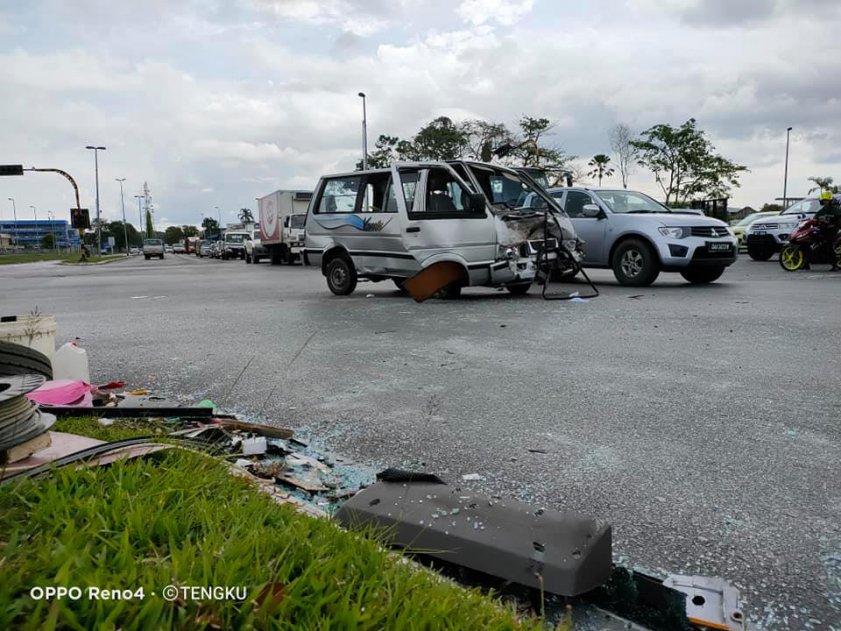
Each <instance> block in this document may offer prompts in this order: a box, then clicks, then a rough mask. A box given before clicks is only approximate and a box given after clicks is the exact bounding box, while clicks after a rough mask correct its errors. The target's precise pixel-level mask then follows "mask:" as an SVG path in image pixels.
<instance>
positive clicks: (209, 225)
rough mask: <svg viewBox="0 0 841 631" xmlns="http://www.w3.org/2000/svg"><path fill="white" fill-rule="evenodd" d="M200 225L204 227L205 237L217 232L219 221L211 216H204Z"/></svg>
mask: <svg viewBox="0 0 841 631" xmlns="http://www.w3.org/2000/svg"><path fill="white" fill-rule="evenodd" d="M201 227H202V228H204V234H205V237H207V236H209V235H211V234H216V233H218V232H219V222H218V221H216V220H215V219H214V218H213V217H205V218H204V219H202V222H201Z"/></svg>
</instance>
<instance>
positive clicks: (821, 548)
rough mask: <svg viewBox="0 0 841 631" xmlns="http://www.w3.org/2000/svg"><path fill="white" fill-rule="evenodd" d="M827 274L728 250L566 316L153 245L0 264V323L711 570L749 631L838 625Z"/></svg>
mask: <svg viewBox="0 0 841 631" xmlns="http://www.w3.org/2000/svg"><path fill="white" fill-rule="evenodd" d="M827 269H828V268H827V266H820V267H818V266H816V268H815V269H814V270H812V271H804V272H798V273H795V274H789V273H786V272H784V271H782V270H781V269H780V268H779V266H778V264H777V263H776V262H775V261H771V262H767V263H757V262H753V261H750V260H749V259H747V257H744V258H743V259H741V260H740V261H739V262H738V263H737V264H736V265H735V266H733V267H732V268H731V269H730V270H728V271H727V272H726V273H725V275H724V277H723V278H722V279H721V281H719V282H717V283H715V284H714V285H711V286H708V287H691V286H689V285H687V284H685V283H683V282H682V279H681V278H680V277H679V276H677V275H674V274H664V275H662V276H661V277H660V280H659V281H658V282H657V283H656V284H655V285H654V286H652V287H650V288H646V289H631V288H624V287H619V286H618V285H616V284H615V282H614V281H613V278H612V275H611V274H610V273H609V272H604V271H595V272H593V274H592V275H593V277H594V278H595V279H596V280H597V281H598V282H600V286H601V290H602V296H601V297H600V298H597V299H595V300H591V301H589V302H588V303H586V304H572V303H561V302H544V301H542V300H541V299H540V297H539V295H538V294H537V292H535V291H534V290H532V293H531V294H529V295H528V296H526V297H524V298H518V297H513V296H510V295H508V294H507V293H505V292H497V291H495V290H490V289H483V288H478V289H470V290H467V291H466V292H465V295H464V296H463V298H462V299H461V300H458V301H437V300H432V301H428V302H426V303H424V304H415V303H414V302H413V301H411V300H410V299H408V298H406V297H403V296H401V295H399V294H398V293H397V292H396V291H395V290H394V289H393V286H392V285H391V284H390V283H381V284H367V283H366V284H362V283H360V285H359V288H358V289H357V292H356V293H355V294H354V295H353V296H350V297H347V298H338V297H334V296H333V295H332V294H330V293H329V292H328V290H327V288H326V285H325V283H324V280H323V278H322V277H321V276H320V274H319V273H318V271H317V270H314V269H309V268H307V269H305V268H301V267H285V266H284V267H271V266H269V265H267V264H260V265H256V266H254V265H245V264H244V263H242V262H239V261H236V262H222V261H215V260H207V259H204V260H199V259H196V258H195V257H192V256H186V255H170V256H168V257H167V258H166V259H165V260H163V261H158V260H152V261H144V260H143V259H142V258H139V257H134V258H131V259H129V260H126V261H121V262H118V263H112V264H109V265H103V266H88V267H71V266H60V265H55V264H46V263H37V264H30V265H25V266H0V305H1V306H2V309H0V311H2V312H3V313H4V314H8V313H15V312H17V313H26V312H29V311H31V310H32V309H34V308H35V307H36V306H37V308H38V309H39V310H40V311H42V312H45V313H50V314H54V315H55V316H56V317H57V319H58V323H59V327H58V342H59V343H61V342H64V341H67V340H69V339H71V338H73V337H77V336H78V337H79V338H81V340H82V345H83V346H85V347H86V348H87V349H88V352H89V354H90V358H91V369H92V378H93V380H94V381H96V382H102V381H109V380H112V379H125V380H127V381H129V382H130V383H131V384H133V385H148V386H150V387H152V388H153V389H155V390H156V391H157V392H159V393H162V394H166V395H168V396H172V397H175V398H177V399H178V400H181V401H184V402H197V401H198V400H200V399H203V398H206V397H209V398H211V399H213V400H214V401H216V402H217V403H218V404H220V405H221V406H223V407H224V408H226V409H228V410H232V411H237V412H241V413H244V414H247V415H250V416H252V417H254V418H258V417H265V419H264V420H266V419H267V420H270V421H271V422H273V423H277V424H280V425H284V426H291V427H293V428H296V429H298V430H300V431H301V432H303V433H304V434H305V435H308V436H310V437H312V438H313V439H315V440H317V441H320V442H321V443H322V444H323V445H324V446H325V447H329V448H331V449H334V450H335V451H338V452H340V453H343V454H346V455H349V456H352V457H355V458H357V459H358V460H360V461H363V462H366V463H369V464H372V465H374V466H383V467H384V466H403V467H412V468H421V469H425V470H428V471H431V472H434V473H437V474H439V475H440V476H442V477H443V478H445V479H447V480H450V481H453V482H459V481H460V480H461V476H462V475H464V474H468V473H478V474H480V475H481V476H483V478H484V479H483V480H482V481H480V482H471V483H469V486H471V487H472V488H476V489H479V490H482V491H485V492H487V493H490V494H496V495H501V496H505V497H514V498H517V499H522V500H526V501H530V502H533V503H535V504H537V505H541V506H548V507H552V508H557V509H564V510H574V511H579V512H582V513H585V514H587V515H591V516H595V517H597V518H598V519H600V520H603V521H606V522H610V523H612V524H613V527H614V538H615V541H614V550H615V555H616V557H617V560H618V561H621V562H625V563H629V564H631V565H634V566H636V567H641V568H645V569H647V570H650V571H657V572H661V573H663V574H665V573H688V574H706V575H720V576H723V577H725V578H728V579H731V580H733V581H734V582H735V583H736V585H737V586H738V587H740V588H741V589H742V590H743V596H744V597H745V599H746V600H747V604H748V606H747V612H748V614H749V616H750V618H751V619H752V620H753V621H755V622H758V623H760V625H761V626H762V627H763V628H767V629H803V628H823V629H839V628H841V622H839V621H841V464H839V463H841V429H839V424H841V392H839V388H841V384H840V383H839V375H841V370H839V368H841V365H839V348H841V273H831V272H829V271H827ZM582 289H583V288H582ZM367 294H373V297H366V296H367ZM296 354H298V356H297V358H296V360H295V361H294V363H293V364H292V365H291V367H290V362H291V361H292V360H293V358H295V356H296ZM246 367H247V368H246ZM244 368H245V369H246V370H245V372H243V369H244ZM240 373H242V376H241V379H240V380H239V382H238V383H236V385H234V382H235V381H236V379H237V377H238V375H240ZM530 450H540V451H539V452H534V451H530ZM465 485H466V486H467V485H468V484H467V483H465Z"/></svg>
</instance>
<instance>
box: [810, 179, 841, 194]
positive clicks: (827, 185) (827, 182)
mask: <svg viewBox="0 0 841 631" xmlns="http://www.w3.org/2000/svg"><path fill="white" fill-rule="evenodd" d="M809 181H810V182H814V183H815V186H813V187H812V188H810V189H809V192H808V193H807V194H808V195H811V194H812V193H814V192H815V191H820V192H821V193H823V192H824V191H829V192H830V193H837V192H838V187H837V186H835V185H833V181H834V180H833V178H831V177H818V176H815V177H810V178H809Z"/></svg>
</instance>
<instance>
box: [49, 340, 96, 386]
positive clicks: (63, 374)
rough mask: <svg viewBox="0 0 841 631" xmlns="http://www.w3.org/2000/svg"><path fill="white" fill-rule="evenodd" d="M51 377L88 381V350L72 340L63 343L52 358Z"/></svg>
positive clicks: (89, 378)
mask: <svg viewBox="0 0 841 631" xmlns="http://www.w3.org/2000/svg"><path fill="white" fill-rule="evenodd" d="M53 379H72V380H74V381H85V382H87V383H90V381H91V373H90V370H89V369H88V352H87V351H86V350H85V349H84V348H79V347H78V346H76V344H75V343H73V342H67V344H63V345H62V347H61V348H59V349H58V350H57V351H56V352H55V357H54V358H53Z"/></svg>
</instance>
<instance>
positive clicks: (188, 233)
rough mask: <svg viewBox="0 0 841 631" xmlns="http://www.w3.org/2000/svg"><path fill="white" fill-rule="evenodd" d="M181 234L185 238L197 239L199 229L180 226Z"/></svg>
mask: <svg viewBox="0 0 841 631" xmlns="http://www.w3.org/2000/svg"><path fill="white" fill-rule="evenodd" d="M181 232H183V233H184V236H185V237H197V236H199V229H198V228H196V227H195V226H181Z"/></svg>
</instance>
